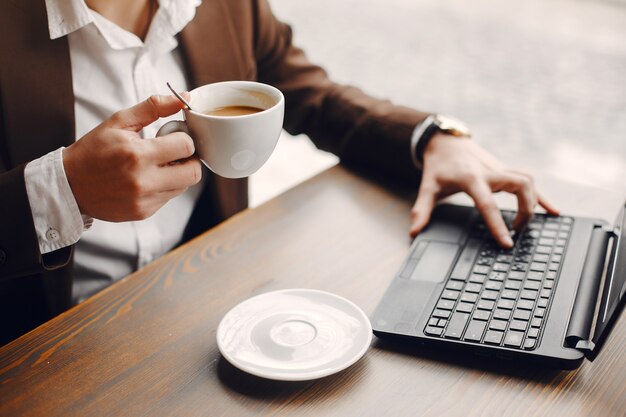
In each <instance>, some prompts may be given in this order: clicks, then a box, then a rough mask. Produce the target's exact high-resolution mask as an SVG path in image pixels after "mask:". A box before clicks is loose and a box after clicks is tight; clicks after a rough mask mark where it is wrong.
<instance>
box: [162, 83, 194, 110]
mask: <svg viewBox="0 0 626 417" xmlns="http://www.w3.org/2000/svg"><path fill="white" fill-rule="evenodd" d="M166 84H167V87H168V88H169V89H170V90H171V91H172V93H174V95H175V96H176V98H177V99H179V100H180V101H181V102H182V103H183V104H184V105H185V106H186V107H187V110H191V106H190V105H189V103H187V100H185V99H184V98H183V97H182V96H181V95H180V94H178V93H177V92H176V90H174V89H173V88H172V86H171V85H170V83H169V82H167V83H166Z"/></svg>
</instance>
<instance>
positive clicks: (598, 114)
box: [250, 0, 626, 206]
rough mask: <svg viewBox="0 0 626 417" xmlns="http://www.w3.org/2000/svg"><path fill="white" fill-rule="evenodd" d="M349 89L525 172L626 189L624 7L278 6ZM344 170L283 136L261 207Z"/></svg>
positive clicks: (266, 172)
mask: <svg viewBox="0 0 626 417" xmlns="http://www.w3.org/2000/svg"><path fill="white" fill-rule="evenodd" d="M270 3H271V5H272V7H273V10H274V13H275V14H276V15H277V16H278V17H279V18H280V19H281V20H283V21H285V22H287V23H289V24H291V25H292V27H293V29H294V41H295V43H296V44H297V45H299V46H301V47H303V48H304V49H305V51H307V53H308V56H309V58H310V59H311V60H312V61H313V62H316V63H318V64H321V65H322V66H323V67H325V68H326V69H327V71H328V72H329V73H330V75H331V77H332V78H333V79H334V80H336V81H338V82H341V83H347V84H351V85H354V86H357V87H360V88H362V89H363V90H365V91H366V92H368V93H369V94H371V95H374V96H377V97H380V98H388V99H391V100H392V101H394V102H395V103H398V104H403V105H408V106H411V107H415V108H417V109H420V110H425V111H431V112H439V113H444V114H450V115H453V116H455V117H457V118H460V119H461V120H463V121H465V122H466V123H467V124H468V125H469V126H470V128H471V129H472V132H473V136H474V140H475V141H477V142H479V143H480V144H481V145H483V146H484V147H485V148H487V149H488V150H489V151H490V152H492V153H493V154H495V155H496V156H497V157H499V158H500V159H502V160H503V161H506V162H507V163H509V164H512V165H514V166H516V167H521V168H525V169H528V170H531V171H534V172H539V171H541V172H545V173H548V174H550V175H553V176H556V177H559V178H564V179H567V180H569V181H571V182H575V183H580V184H586V185H591V186H594V187H598V188H604V189H608V190H612V191H617V192H619V193H623V192H624V190H626V185H624V181H625V180H626V1H625V0H613V1H611V0H596V1H590V0H589V1H583V0H549V1H548V0H526V1H524V2H518V1H513V0H500V1H497V2H494V1H487V0H471V1H467V0H464V1H462V0H445V1H441V0H315V1H310V0H309V1H297V0H270ZM336 163H337V158H335V157H334V156H333V155H329V154H327V153H324V152H321V151H319V150H316V149H315V148H314V147H313V145H312V144H311V143H310V142H309V141H308V139H307V138H306V137H304V136H298V137H290V136H288V135H286V134H284V135H283V137H281V139H280V141H279V144H278V146H277V149H276V152H275V153H274V154H273V155H272V157H271V159H270V160H269V161H268V163H267V164H266V166H264V167H263V168H262V169H261V170H260V171H259V172H258V173H257V174H255V175H254V176H253V177H252V178H251V194H250V199H251V205H252V206H256V205H259V204H261V203H263V202H264V201H266V200H267V199H269V198H272V197H273V196H275V195H276V194H278V193H281V192H283V191H285V190H286V189H288V188H290V187H292V186H294V185H296V184H298V183H299V182H301V181H303V180H305V179H307V178H309V177H310V176H312V175H315V174H317V173H318V172H320V171H322V170H324V169H326V168H328V167H330V166H332V165H334V164H336Z"/></svg>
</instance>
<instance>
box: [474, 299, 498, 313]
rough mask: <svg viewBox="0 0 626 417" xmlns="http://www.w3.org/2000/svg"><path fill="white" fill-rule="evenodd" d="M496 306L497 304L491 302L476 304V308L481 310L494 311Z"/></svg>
mask: <svg viewBox="0 0 626 417" xmlns="http://www.w3.org/2000/svg"><path fill="white" fill-rule="evenodd" d="M494 306H495V303H494V302H493V301H489V300H480V301H479V302H478V304H476V307H477V308H479V309H480V310H489V311H491V310H493V307H494Z"/></svg>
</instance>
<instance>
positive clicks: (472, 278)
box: [469, 274, 486, 284]
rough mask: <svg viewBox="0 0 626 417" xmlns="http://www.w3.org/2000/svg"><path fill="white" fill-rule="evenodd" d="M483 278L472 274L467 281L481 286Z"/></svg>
mask: <svg viewBox="0 0 626 417" xmlns="http://www.w3.org/2000/svg"><path fill="white" fill-rule="evenodd" d="M485 278H486V277H485V276H484V275H479V274H472V275H471V276H470V279H469V281H470V282H473V283H475V284H482V283H483V282H485Z"/></svg>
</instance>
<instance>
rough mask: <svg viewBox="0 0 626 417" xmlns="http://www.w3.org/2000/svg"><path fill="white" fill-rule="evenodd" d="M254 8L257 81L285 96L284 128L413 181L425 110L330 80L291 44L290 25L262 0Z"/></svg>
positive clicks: (343, 157) (355, 161)
mask: <svg viewBox="0 0 626 417" xmlns="http://www.w3.org/2000/svg"><path fill="white" fill-rule="evenodd" d="M255 6H256V10H255V11H256V13H255V25H256V26H255V55H256V62H257V73H258V79H259V81H261V82H264V83H267V84H271V85H274V86H275V87H277V88H278V89H280V90H281V91H282V92H283V94H284V95H285V104H286V108H285V126H284V127H285V130H287V131H288V132H289V133H291V134H300V133H304V134H307V135H308V136H309V137H310V138H311V139H312V141H313V142H314V143H315V145H316V146H317V147H318V148H320V149H322V150H325V151H329V152H332V153H334V154H336V155H337V156H339V157H340V159H341V161H342V162H347V163H349V164H352V165H357V166H359V167H361V168H364V169H372V168H373V169H376V170H381V171H385V172H387V173H389V174H392V175H394V176H395V177H398V178H400V179H403V180H405V181H410V182H414V183H417V181H418V180H419V172H418V170H417V169H416V167H415V166H414V164H413V162H412V159H411V156H410V142H411V135H412V133H413V130H414V129H415V127H416V126H417V125H418V124H419V123H420V122H421V121H423V120H424V119H425V118H426V117H427V116H428V114H427V113H423V112H419V111H416V110H414V109H411V108H408V107H404V106H397V105H394V104H392V103H391V102H389V101H387V100H380V99H376V98H373V97H371V96H369V95H367V94H365V93H364V92H363V91H361V90H359V89H357V88H354V87H350V86H345V85H339V84H337V83H334V82H332V81H331V80H330V79H329V78H328V75H327V73H326V72H325V71H324V70H323V69H322V68H321V67H319V66H317V65H314V64H312V63H311V62H310V61H309V60H308V59H307V57H306V56H305V54H304V52H303V51H302V50H301V49H299V48H297V47H295V46H294V45H293V44H292V32H291V28H290V27H289V26H288V25H286V24H284V23H282V22H280V21H278V20H277V19H276V18H275V17H274V15H273V14H272V12H271V9H270V6H269V4H268V3H267V1H266V0H256V2H255Z"/></svg>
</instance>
